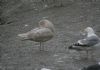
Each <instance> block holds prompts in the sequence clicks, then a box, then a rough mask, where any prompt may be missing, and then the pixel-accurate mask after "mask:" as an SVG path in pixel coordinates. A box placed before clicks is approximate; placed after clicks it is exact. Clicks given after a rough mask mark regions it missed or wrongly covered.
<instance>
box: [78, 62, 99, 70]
mask: <svg viewBox="0 0 100 70" xmlns="http://www.w3.org/2000/svg"><path fill="white" fill-rule="evenodd" d="M79 70H100V62H99V63H98V64H93V65H89V66H87V67H83V68H82V69H79Z"/></svg>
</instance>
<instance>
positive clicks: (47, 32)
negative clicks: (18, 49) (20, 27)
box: [18, 19, 55, 50]
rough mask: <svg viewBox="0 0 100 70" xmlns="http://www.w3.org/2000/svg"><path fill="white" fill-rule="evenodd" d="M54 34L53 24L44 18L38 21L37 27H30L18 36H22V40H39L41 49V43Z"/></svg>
mask: <svg viewBox="0 0 100 70" xmlns="http://www.w3.org/2000/svg"><path fill="white" fill-rule="evenodd" d="M54 34H55V28H54V25H53V24H52V23H51V22H50V21H49V20H46V19H44V20H41V21H40V22H39V27H37V28H35V29H32V30H31V31H29V32H27V33H23V34H18V36H20V37H22V38H23V39H24V40H31V41H35V42H40V50H43V49H42V48H43V46H42V45H41V44H42V43H43V42H46V41H48V40H50V39H52V38H53V36H54Z"/></svg>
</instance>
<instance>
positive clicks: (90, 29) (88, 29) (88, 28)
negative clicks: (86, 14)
mask: <svg viewBox="0 0 100 70" xmlns="http://www.w3.org/2000/svg"><path fill="white" fill-rule="evenodd" d="M84 31H85V32H87V33H94V30H93V28H92V27H87V28H86V29H85V30H84Z"/></svg>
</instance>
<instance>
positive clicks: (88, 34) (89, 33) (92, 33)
mask: <svg viewBox="0 0 100 70" xmlns="http://www.w3.org/2000/svg"><path fill="white" fill-rule="evenodd" d="M90 36H96V34H95V33H94V32H88V33H87V37H90Z"/></svg>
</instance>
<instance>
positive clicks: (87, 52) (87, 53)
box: [86, 49, 89, 59]
mask: <svg viewBox="0 0 100 70" xmlns="http://www.w3.org/2000/svg"><path fill="white" fill-rule="evenodd" d="M88 55H89V51H88V50H87V49H86V58H87V59H88Z"/></svg>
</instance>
